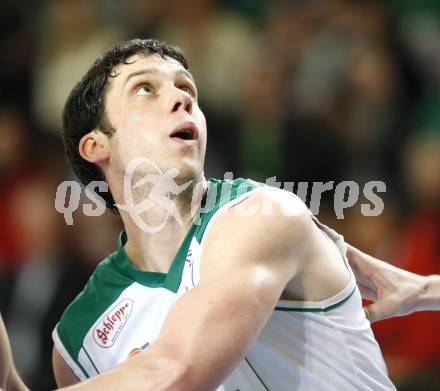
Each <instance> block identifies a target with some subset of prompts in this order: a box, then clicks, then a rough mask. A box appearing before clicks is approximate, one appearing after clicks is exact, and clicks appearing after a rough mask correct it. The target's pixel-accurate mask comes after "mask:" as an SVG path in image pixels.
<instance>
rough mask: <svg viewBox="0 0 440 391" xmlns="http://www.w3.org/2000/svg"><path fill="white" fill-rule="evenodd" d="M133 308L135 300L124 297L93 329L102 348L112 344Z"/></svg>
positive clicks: (96, 340)
mask: <svg viewBox="0 0 440 391" xmlns="http://www.w3.org/2000/svg"><path fill="white" fill-rule="evenodd" d="M132 310H133V300H131V299H123V300H121V301H120V302H119V303H118V304H116V305H115V306H113V307H112V308H111V309H110V310H109V311H107V312H106V313H105V314H104V315H103V316H102V317H101V319H99V321H98V323H97V325H96V326H95V328H94V330H93V339H94V340H95V342H96V343H97V344H98V345H99V346H101V347H102V348H109V347H110V346H112V345H113V344H114V343H115V341H116V339H117V338H118V336H119V334H120V333H121V331H122V329H123V328H124V326H125V324H126V323H127V320H128V318H129V317H130V315H131V312H132Z"/></svg>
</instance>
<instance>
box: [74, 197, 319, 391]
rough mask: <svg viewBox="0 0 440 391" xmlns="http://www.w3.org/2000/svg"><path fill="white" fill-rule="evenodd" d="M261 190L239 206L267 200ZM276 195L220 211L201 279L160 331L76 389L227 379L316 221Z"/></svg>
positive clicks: (204, 386) (188, 386) (212, 383)
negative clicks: (268, 204)
mask: <svg viewBox="0 0 440 391" xmlns="http://www.w3.org/2000/svg"><path fill="white" fill-rule="evenodd" d="M260 193H262V192H256V193H255V194H254V195H251V196H250V197H249V198H248V199H246V200H245V201H243V202H242V203H241V204H239V205H236V206H235V207H233V208H232V209H234V210H236V211H239V210H240V208H242V209H246V208H252V207H253V206H257V207H258V206H261V203H262V197H263V195H262V194H260ZM274 201H275V202H274V203H273V205H272V211H271V213H267V214H263V213H256V214H253V215H252V216H246V215H247V214H248V213H238V212H237V213H228V214H227V215H223V216H218V217H217V218H216V220H215V222H214V223H213V224H212V227H211V228H210V231H209V232H208V233H207V239H206V242H205V244H204V247H203V251H202V254H201V272H200V281H199V283H198V284H197V285H196V286H195V287H194V288H193V289H191V290H190V291H189V292H187V293H185V294H184V295H182V296H181V297H180V298H179V299H178V300H177V301H176V303H175V304H174V305H173V307H172V308H171V310H170V312H169V314H168V316H167V318H166V320H165V322H164V325H163V327H162V330H161V333H160V335H159V337H158V339H157V340H156V341H155V342H153V344H152V345H151V346H150V347H149V348H148V349H146V350H144V351H143V352H140V353H138V354H137V355H135V356H133V357H131V358H130V359H128V360H127V361H126V362H124V363H123V364H121V365H120V366H118V367H116V368H114V369H113V370H111V371H109V372H106V373H103V374H101V375H99V376H96V377H94V378H92V379H89V380H87V381H86V382H83V383H81V384H79V385H77V386H74V387H73V388H72V390H80V389H81V390H82V389H84V390H86V389H87V390H88V389H90V390H93V391H96V390H108V389H109V386H111V387H112V389H119V388H122V387H123V388H124V389H140V388H142V389H145V390H155V391H157V390H195V389H197V390H211V389H215V388H216V387H217V386H218V385H219V384H221V383H222V381H223V380H224V379H225V378H226V377H227V376H228V374H229V372H230V371H232V370H233V368H234V367H235V366H236V365H237V364H238V362H239V361H240V360H241V359H242V358H243V357H244V356H245V354H246V352H247V351H248V350H249V348H250V347H251V345H252V343H253V342H254V341H255V339H256V338H257V337H258V335H259V333H260V332H261V330H262V328H263V327H264V325H265V323H266V321H267V320H268V318H269V316H270V314H271V313H272V311H273V309H274V307H275V305H276V302H277V300H278V299H279V297H280V295H281V293H282V291H283V289H284V287H285V286H286V284H287V282H288V281H289V280H290V279H291V278H292V277H294V276H295V275H296V274H297V273H298V272H299V270H300V269H301V262H302V259H303V258H304V254H306V253H307V246H306V245H304V243H306V242H307V240H304V239H305V236H306V235H308V229H309V228H310V227H312V225H313V223H312V222H311V218H310V214H309V213H308V210H307V209H306V207H305V206H304V204H302V203H300V202H299V201H297V200H295V199H294V198H290V200H289V202H291V205H290V206H291V207H290V210H289V211H287V212H289V214H290V216H287V215H286V213H283V212H286V211H282V210H281V205H280V204H279V203H278V201H276V200H274ZM295 201H296V202H295ZM240 205H241V206H240ZM239 206H240V208H238V207H239ZM237 208H238V209H237Z"/></svg>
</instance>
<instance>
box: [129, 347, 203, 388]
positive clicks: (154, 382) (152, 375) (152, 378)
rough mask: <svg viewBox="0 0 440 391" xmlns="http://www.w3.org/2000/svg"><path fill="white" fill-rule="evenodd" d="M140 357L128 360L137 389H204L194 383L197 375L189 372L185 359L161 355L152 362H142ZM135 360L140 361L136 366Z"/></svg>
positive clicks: (188, 364) (189, 368)
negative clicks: (134, 374)
mask: <svg viewBox="0 0 440 391" xmlns="http://www.w3.org/2000/svg"><path fill="white" fill-rule="evenodd" d="M141 356H142V354H139V357H133V358H132V359H130V360H129V362H130V365H132V371H131V373H136V374H137V376H136V382H135V383H136V384H137V385H138V386H139V387H140V388H138V389H148V390H150V389H151V390H155V391H188V390H203V389H205V387H203V386H201V385H200V383H195V381H194V380H196V379H195V378H196V376H197V375H195V374H194V372H193V371H192V370H191V365H190V363H189V362H188V360H187V359H185V358H182V357H178V356H176V355H175V356H172V355H171V354H166V355H162V354H161V355H155V358H154V360H153V361H150V360H148V361H147V362H143V361H142V358H141ZM136 359H140V360H139V361H138V363H137V364H136V363H135V362H136V361H137V360H136ZM133 365H134V367H133ZM133 380H134V379H133Z"/></svg>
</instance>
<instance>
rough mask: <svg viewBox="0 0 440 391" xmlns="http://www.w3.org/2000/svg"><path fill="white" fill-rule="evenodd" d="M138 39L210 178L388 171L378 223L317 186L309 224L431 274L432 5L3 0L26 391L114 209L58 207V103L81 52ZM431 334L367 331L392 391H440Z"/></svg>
mask: <svg viewBox="0 0 440 391" xmlns="http://www.w3.org/2000/svg"><path fill="white" fill-rule="evenodd" d="M134 37H155V38H158V39H162V40H165V41H167V42H169V43H172V44H174V45H177V46H180V47H181V48H182V49H183V51H184V53H185V54H186V56H187V58H188V59H189V61H190V65H191V72H192V73H193V75H194V76H195V79H196V81H197V84H198V89H199V92H200V105H201V107H202V109H203V110H204V112H205V115H206V116H207V120H208V135H209V136H208V140H209V141H208V156H207V162H206V174H207V176H208V177H209V176H220V177H223V174H224V172H226V171H232V172H233V173H234V176H235V177H238V176H241V177H252V178H253V179H257V180H263V181H264V180H265V179H266V178H269V177H273V176H276V177H277V179H278V180H281V181H293V182H295V183H297V182H299V181H308V182H313V181H322V182H325V181H335V182H336V183H338V182H340V181H343V180H347V181H348V180H350V181H356V182H357V183H358V184H359V185H360V186H361V188H362V186H363V184H364V183H366V182H368V181H370V180H378V181H383V182H385V183H386V185H387V192H386V193H384V194H381V197H382V198H383V199H384V203H385V209H384V212H383V213H382V214H381V215H380V216H377V217H365V216H362V214H361V212H360V204H361V203H362V202H365V201H363V200H360V201H359V202H358V203H357V204H356V205H355V206H353V207H352V208H349V209H347V210H345V218H344V219H337V218H336V215H335V212H334V209H333V193H332V192H327V193H325V196H324V197H323V200H322V203H321V208H320V213H319V216H318V217H319V218H320V220H322V221H323V222H324V223H326V224H328V225H330V226H332V227H334V228H335V229H336V230H338V231H339V232H341V233H342V234H343V235H344V236H345V238H346V240H347V242H349V243H351V244H353V245H355V246H358V247H359V248H361V249H362V250H364V251H366V252H368V253H370V254H372V255H375V256H377V257H380V258H383V259H386V260H387V261H389V262H392V263H394V264H396V265H398V266H400V267H404V268H406V269H408V270H412V271H414V272H417V273H421V274H429V273H440V219H439V216H440V110H439V109H440V2H438V1H434V0H431V1H428V0H426V1H416V0H413V1H411V0H405V1H403V0H389V1H366V0H365V1H338V0H334V1H330V0H327V1H326V0H316V1H315V0H307V1H306V0H303V1H263V0H223V1H220V0H217V1H214V0H186V1H181V0H180V1H179V0H169V1H166V0H126V1H118V0H99V1H87V0H76V1H67V0H53V1H48V0H46V1H37V0H15V1H11V0H2V3H1V13H0V50H1V57H0V186H1V187H0V309H1V311H2V313H3V314H4V316H5V320H6V323H7V327H8V330H9V332H10V336H11V341H12V345H13V350H14V354H15V358H16V361H17V365H18V368H19V370H20V372H21V373H22V375H23V376H24V378H25V380H26V382H27V383H28V384H29V385H30V387H31V389H33V390H48V389H50V388H52V387H54V383H53V377H52V374H51V364H50V356H51V349H52V342H51V335H50V334H51V331H52V329H53V327H54V325H55V323H56V322H57V320H58V318H59V316H60V314H61V312H62V311H63V309H64V308H65V306H66V305H67V304H68V303H69V301H70V300H71V299H72V298H73V297H74V296H75V295H76V294H77V293H78V292H79V290H80V289H81V288H82V286H83V285H84V283H85V281H86V280H87V278H88V275H89V274H90V272H91V271H92V270H93V268H94V266H95V265H96V263H97V262H98V261H99V260H100V259H102V258H103V257H104V256H105V255H106V254H108V253H109V252H110V251H112V250H113V249H114V248H115V246H116V238H117V234H118V231H119V230H120V229H121V224H120V221H119V220H118V218H117V217H116V216H114V215H112V214H110V213H106V214H105V215H103V216H101V217H86V216H84V215H83V214H82V213H81V212H80V211H78V212H77V213H75V214H74V225H73V226H67V225H66V224H65V222H64V220H63V216H62V215H60V214H59V213H57V212H56V211H55V207H54V198H55V192H56V188H57V186H58V184H59V183H60V182H61V181H63V180H66V179H72V173H71V172H70V170H69V167H68V166H67V165H66V162H65V159H64V156H63V150H62V146H61V143H60V140H59V128H60V114H61V110H62V107H63V104H64V101H65V99H66V97H67V94H68V92H69V91H70V89H71V88H72V87H73V85H74V83H75V82H76V81H78V80H79V78H80V77H81V76H82V75H83V74H84V72H85V71H86V70H87V69H88V67H89V66H90V65H91V63H92V61H93V60H94V59H95V58H96V57H97V56H98V55H99V54H101V53H102V52H103V51H105V50H106V49H108V48H109V47H111V46H112V45H114V44H115V43H117V42H119V41H121V40H125V39H130V38H134ZM294 189H295V187H294ZM439 330H440V315H439V314H438V313H437V314H436V313H423V314H415V315H411V316H409V317H406V318H398V319H393V320H390V321H384V322H380V323H378V324H377V325H374V331H375V333H376V336H377V338H378V340H379V341H380V344H381V346H382V349H383V353H384V356H385V360H386V362H387V365H388V368H389V372H390V375H391V377H392V379H393V380H394V381H395V382H396V384H397V385H398V388H399V389H401V390H424V391H426V390H438V389H440V371H439V369H440V360H439V356H440V337H439Z"/></svg>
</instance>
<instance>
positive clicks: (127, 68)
mask: <svg viewBox="0 0 440 391" xmlns="http://www.w3.org/2000/svg"><path fill="white" fill-rule="evenodd" d="M125 62H126V63H124V64H118V65H117V66H116V67H115V68H114V69H113V72H112V75H113V76H115V77H116V78H117V79H123V78H125V77H126V76H127V75H129V74H131V73H133V72H136V71H140V70H152V71H156V72H163V73H176V72H178V73H184V74H185V75H186V76H187V77H188V78H190V79H192V80H193V77H192V75H191V74H190V73H189V72H188V71H187V70H186V69H185V68H184V67H183V65H182V64H181V63H180V62H178V61H177V60H175V59H174V58H171V57H168V56H165V57H162V56H160V55H159V54H157V53H153V54H142V53H138V54H134V55H133V56H130V57H128V58H127V60H126V61H125Z"/></svg>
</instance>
